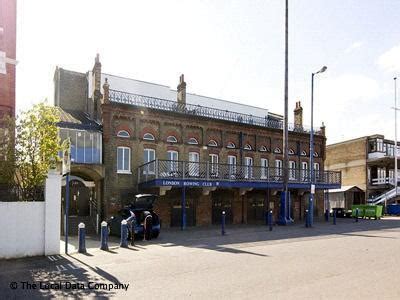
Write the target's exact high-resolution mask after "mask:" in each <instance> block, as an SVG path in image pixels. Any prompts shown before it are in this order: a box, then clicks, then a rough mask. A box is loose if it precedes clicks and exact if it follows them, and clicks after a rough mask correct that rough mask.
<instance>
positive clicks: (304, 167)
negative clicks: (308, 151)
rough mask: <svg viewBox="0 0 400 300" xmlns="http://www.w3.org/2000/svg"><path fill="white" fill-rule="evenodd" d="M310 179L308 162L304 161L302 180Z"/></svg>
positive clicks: (302, 163) (302, 164)
mask: <svg viewBox="0 0 400 300" xmlns="http://www.w3.org/2000/svg"><path fill="white" fill-rule="evenodd" d="M307 177H308V162H306V161H303V162H301V180H302V181H307Z"/></svg>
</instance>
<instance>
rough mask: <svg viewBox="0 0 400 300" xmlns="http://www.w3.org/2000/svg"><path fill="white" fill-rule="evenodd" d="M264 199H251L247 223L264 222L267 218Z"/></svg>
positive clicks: (248, 202)
mask: <svg viewBox="0 0 400 300" xmlns="http://www.w3.org/2000/svg"><path fill="white" fill-rule="evenodd" d="M264 214H265V209H264V199H263V198H261V197H254V198H250V199H249V200H248V201H247V222H250V223H251V222H258V221H263V220H264V218H265V216H264Z"/></svg>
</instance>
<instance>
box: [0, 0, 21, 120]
mask: <svg viewBox="0 0 400 300" xmlns="http://www.w3.org/2000/svg"><path fill="white" fill-rule="evenodd" d="M16 20H17V7H16V0H0V119H2V117H3V116H5V115H9V116H15V65H16V40H17V39H16V36H17V32H16V27H17V26H16V24H17V22H16Z"/></svg>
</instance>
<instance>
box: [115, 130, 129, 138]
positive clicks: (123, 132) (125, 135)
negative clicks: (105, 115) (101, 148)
mask: <svg viewBox="0 0 400 300" xmlns="http://www.w3.org/2000/svg"><path fill="white" fill-rule="evenodd" d="M117 136H118V137H122V138H129V137H130V136H131V135H130V134H129V132H128V131H126V130H120V131H118V133H117Z"/></svg>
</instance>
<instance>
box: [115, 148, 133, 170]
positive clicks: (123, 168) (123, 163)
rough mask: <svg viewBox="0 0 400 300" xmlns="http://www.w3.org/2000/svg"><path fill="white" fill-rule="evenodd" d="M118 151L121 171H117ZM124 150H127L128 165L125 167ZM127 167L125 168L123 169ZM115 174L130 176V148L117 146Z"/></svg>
mask: <svg viewBox="0 0 400 300" xmlns="http://www.w3.org/2000/svg"><path fill="white" fill-rule="evenodd" d="M119 149H122V158H121V159H122V169H118V165H119V163H118V162H119V159H120V157H119V151H118V150H119ZM125 150H128V163H127V164H128V165H127V166H125V155H126V153H125ZM125 167H127V168H125ZM117 173H118V174H132V172H131V148H129V147H125V146H119V147H117Z"/></svg>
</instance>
